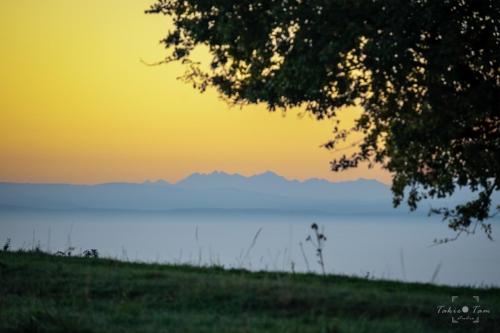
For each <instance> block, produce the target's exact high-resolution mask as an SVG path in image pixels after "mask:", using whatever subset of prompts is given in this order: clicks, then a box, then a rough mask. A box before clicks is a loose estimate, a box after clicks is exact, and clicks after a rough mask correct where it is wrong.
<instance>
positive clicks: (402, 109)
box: [147, 0, 500, 235]
mask: <svg viewBox="0 0 500 333" xmlns="http://www.w3.org/2000/svg"><path fill="white" fill-rule="evenodd" d="M147 12H149V13H160V14H164V15H167V16H168V17H170V18H171V19H172V21H173V26H174V29H173V30H172V31H170V32H169V33H168V35H167V36H166V38H165V39H164V40H163V41H162V42H163V43H164V44H165V46H166V47H167V48H168V50H169V54H168V56H167V58H166V59H165V61H166V62H168V61H175V60H178V61H182V62H184V63H185V64H187V65H188V68H189V72H188V73H187V74H186V79H188V80H190V81H191V82H192V83H193V84H194V85H195V87H197V88H199V89H200V90H202V91H203V90H205V89H206V87H207V86H213V87H216V88H217V89H218V91H219V92H220V93H221V95H222V96H224V97H225V98H227V99H228V100H229V101H230V102H232V103H267V105H268V107H269V109H270V110H274V109H276V108H283V109H287V108H290V107H295V106H303V107H305V108H306V110H307V111H309V112H310V113H312V114H313V115H314V116H315V117H317V118H318V119H323V118H333V119H336V113H337V111H338V109H339V108H340V107H344V106H361V107H362V109H363V112H362V114H361V116H360V117H359V118H358V119H357V121H356V125H355V126H354V127H353V128H352V129H351V130H348V131H345V130H340V129H339V127H338V126H335V128H334V135H333V138H332V140H331V141H330V142H328V143H326V144H325V147H326V148H329V149H335V147H336V146H337V145H338V143H339V142H341V141H345V140H346V139H347V138H348V136H349V134H351V133H353V132H360V133H363V135H364V139H363V142H362V143H361V144H360V145H359V147H358V150H357V151H356V152H355V153H354V154H352V155H349V156H345V155H344V156H342V157H341V158H340V159H336V160H334V161H332V163H331V166H332V170H334V171H339V170H344V169H348V168H353V167H356V166H357V165H358V164H359V163H360V162H368V163H370V165H373V164H374V163H379V164H381V165H382V166H383V167H384V168H386V169H387V170H389V171H390V172H391V173H392V174H393V184H392V191H393V194H394V204H395V205H396V206H397V205H399V204H400V203H401V202H402V201H403V200H406V201H407V202H408V204H409V206H410V207H411V208H412V209H415V208H416V207H417V203H418V202H419V201H420V200H422V199H424V198H434V197H447V196H450V195H451V194H453V193H454V191H455V190H456V189H457V187H468V188H470V189H471V190H472V191H473V192H475V193H476V194H477V198H476V199H475V200H472V201H469V202H465V203H463V204H460V205H458V206H456V207H455V208H453V209H445V208H440V209H434V210H433V212H436V213H441V214H443V216H444V218H445V219H447V220H448V221H449V225H450V227H451V228H453V229H454V230H455V231H457V232H458V233H461V232H471V231H473V230H475V227H477V226H478V225H480V226H481V227H482V228H483V229H484V230H485V231H486V232H487V234H488V235H490V233H491V225H490V224H488V223H487V222H485V221H486V220H487V218H488V217H489V216H490V214H491V212H492V210H493V207H491V206H492V203H491V197H492V194H493V193H494V192H495V191H497V190H499V189H500V180H499V177H498V176H499V173H500V150H499V147H500V59H499V58H500V3H499V2H498V1H496V0H443V1H431V0H404V1H403V0H399V1H398V0H394V1H389V0H386V1H382V0H371V1H369V0H350V1H345V0H280V1H278V0H260V1H249V0H242V1H234V0H182V1H181V0H159V1H157V2H156V3H155V4H153V5H152V6H151V8H150V10H148V11H147ZM198 45H205V46H207V47H208V48H209V50H210V52H211V55H212V59H211V63H210V67H209V68H210V69H209V70H206V71H203V70H202V69H201V67H200V66H199V64H197V63H195V62H193V61H192V60H191V59H190V55H191V52H192V51H193V50H194V48H195V47H196V46H198ZM337 124H338V123H337ZM496 209H497V210H498V207H496Z"/></svg>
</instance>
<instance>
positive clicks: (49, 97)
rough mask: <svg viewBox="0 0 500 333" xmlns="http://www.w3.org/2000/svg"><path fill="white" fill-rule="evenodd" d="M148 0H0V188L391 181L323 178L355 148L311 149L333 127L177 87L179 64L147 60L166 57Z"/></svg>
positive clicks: (379, 174) (364, 172)
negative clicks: (277, 179) (205, 177)
mask: <svg viewBox="0 0 500 333" xmlns="http://www.w3.org/2000/svg"><path fill="white" fill-rule="evenodd" d="M152 2H153V0H105V1H103V0H72V1H68V0H44V1H40V0H2V1H1V2H0V36H1V41H2V46H1V48H2V52H0V77H1V80H0V94H1V98H0V135H1V140H0V181H15V182H70V183H101V182H112V181H130V182H142V181H144V180H148V179H149V180H157V179H165V180H168V181H177V180H179V179H181V178H183V177H185V176H187V175H189V174H191V173H193V172H204V173H207V172H211V171H214V170H221V171H225V172H229V173H240V174H243V175H253V174H257V173H261V172H264V171H267V170H272V171H274V172H276V173H279V174H281V175H283V176H285V177H287V178H292V179H305V178H311V177H320V178H326V179H330V180H333V181H338V180H346V179H356V178H360V177H364V178H376V179H379V180H381V181H384V182H386V183H387V182H388V181H389V179H390V177H389V175H388V174H387V173H386V172H384V171H381V170H380V169H377V168H376V169H372V170H368V169H367V168H366V167H361V168H359V169H357V170H353V171H349V172H344V173H337V174H335V173H332V172H331V171H330V169H329V161H330V160H331V159H333V158H334V157H335V156H339V155H340V154H341V153H350V152H351V151H352V150H349V149H346V150H343V151H342V152H337V153H334V152H330V151H327V150H325V149H323V148H321V147H320V145H321V144H322V143H325V142H326V141H327V140H328V138H329V137H330V136H331V127H332V123H331V122H328V121H323V122H318V121H315V120H313V119H310V118H308V117H307V116H306V117H299V116H298V111H300V110H295V111H292V112H289V113H288V114H287V115H286V117H284V116H283V114H282V113H280V112H277V113H273V114H271V113H269V112H267V111H266V109H265V106H262V105H258V106H250V107H245V108H243V109H240V108H229V107H228V106H227V105H226V104H225V102H223V101H221V100H220V99H219V98H218V96H217V93H216V92H215V91H213V90H211V91H208V92H207V93H205V94H200V93H199V92H198V91H196V90H194V89H193V88H192V87H191V86H189V85H187V84H185V83H183V82H181V81H179V80H177V79H176V78H177V77H178V76H179V75H181V74H182V73H183V69H182V67H181V65H179V64H169V65H162V66H154V67H148V66H146V65H144V64H143V63H142V62H141V59H144V61H146V62H155V61H159V60H161V59H162V58H163V57H164V56H165V54H166V52H165V50H164V49H163V47H162V45H160V44H159V40H160V39H161V38H162V37H164V35H165V34H166V32H167V30H168V21H167V20H166V18H165V17H163V16H157V15H145V14H144V10H145V9H146V8H148V6H149V5H150V4H151V3H152ZM202 57H203V56H202ZM205 58H206V56H205ZM354 114H355V111H353V110H347V111H346V112H345V115H343V116H344V117H346V119H348V118H352V115H354ZM349 121H350V120H347V123H349ZM346 146H348V144H346Z"/></svg>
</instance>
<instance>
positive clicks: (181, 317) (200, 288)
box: [0, 252, 500, 333]
mask: <svg viewBox="0 0 500 333" xmlns="http://www.w3.org/2000/svg"><path fill="white" fill-rule="evenodd" d="M452 295H457V296H459V297H460V298H461V299H469V298H471V297H472V296H479V297H480V300H481V306H482V308H483V309H488V310H489V311H490V313H489V314H483V315H482V316H481V318H480V322H479V323H478V324H472V323H466V322H462V323H460V324H452V323H451V317H450V316H447V315H443V314H441V315H439V314H437V311H436V309H437V306H439V305H450V304H451V296H452ZM499 310H500V290H499V289H473V288H451V287H438V286H433V285H426V284H409V283H398V282H388V281H373V280H365V279H359V278H351V277H342V276H328V277H322V276H317V275H309V274H288V273H250V272H247V271H242V270H222V269H220V268H195V267H189V266H174V265H152V264H136V263H135V264H134V263H124V262H119V261H115V260H108V259H90V258H75V257H72V258H68V257H57V256H51V255H47V254H43V253H13V252H1V253H0V332H75V333H77V332H141V333H146V332H217V333H223V332H301V333H302V332H304V333H305V332H370V333H374V332H384V333H386V332H448V331H449V332H471V331H473V332H499V331H500V311H499Z"/></svg>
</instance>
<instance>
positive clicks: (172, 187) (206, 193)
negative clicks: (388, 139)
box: [0, 171, 408, 214]
mask: <svg viewBox="0 0 500 333" xmlns="http://www.w3.org/2000/svg"><path fill="white" fill-rule="evenodd" d="M0 209H50V210H137V211H246V212H269V213H271V212H275V213H292V214H299V213H321V214H380V213H383V214H385V213H395V212H399V213H406V212H407V211H408V209H407V208H405V207H402V208H399V209H398V210H396V211H395V210H394V209H393V208H392V196H391V192H390V189H389V187H388V186H387V185H385V184H383V183H381V182H378V181H376V180H369V179H358V180H355V181H346V182H330V181H327V180H324V179H317V178H314V179H308V180H304V181H298V180H288V179H286V178H284V177H282V176H280V175H277V174H275V173H273V172H265V173H262V174H258V175H255V176H250V177H245V176H242V175H239V174H227V173H224V172H217V171H216V172H213V173H210V174H200V173H194V174H192V175H190V176H188V177H186V178H185V179H183V180H181V181H179V182H177V183H169V182H166V181H163V180H160V181H156V182H150V181H146V182H144V183H105V184H97V185H72V184H32V183H5V182H4V183H0Z"/></svg>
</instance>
